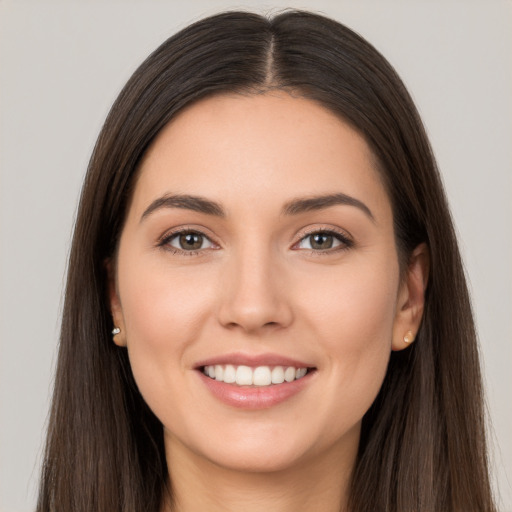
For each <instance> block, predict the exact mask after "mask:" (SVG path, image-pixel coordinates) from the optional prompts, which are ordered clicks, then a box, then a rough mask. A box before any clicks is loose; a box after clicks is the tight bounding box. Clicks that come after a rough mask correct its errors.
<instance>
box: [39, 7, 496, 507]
mask: <svg viewBox="0 0 512 512" xmlns="http://www.w3.org/2000/svg"><path fill="white" fill-rule="evenodd" d="M69 269H70V271H69V275H68V283H67V290H66V301H65V307H64V320H63V325H62V334H61V345H60V353H59V362H58V369H57V377H56V383H55V394H54V399H53V406H52V413H51V420H50V426H49V434H48V442H47V450H46V459H45V465H44V470H43V479H42V484H41V491H40V499H39V505H38V510H39V511H49V510H55V511H59V510H66V511H68V510H73V511H81V510H83V511H93V510H98V511H100V510H119V511H121V510H122V511H141V510H148V511H157V510H165V511H178V510H179V511H188V510H199V509H204V510H240V509H241V508H242V507H243V508H244V509H245V510H265V509H269V510H276V511H285V510H292V509H293V510H312V509H313V510H322V511H331V510H333V511H334V510H336V511H339V510H344V511H358V512H359V511H366V510H368V511H375V510H389V511H411V510H415V511H433V510H447V511H448V510H453V511H459V510H460V511H471V510H481V511H484V510H485V511H488V510H494V505H493V502H492V497H491V493H490V490H489V480H488V472H487V461H486V448H485V435H484V421H483V409H482V392H481V382H480V372H479V363H478V357H477V348H476V341H475V331H474V325H473V320H472V316H471V309H470V304H469V299H468V293H467V288H466V284H465V279H464V275H463V271H462V265H461V261H460V256H459V252H458V248H457V244H456V240H455V236H454V232H453V228H452V224H451V220H450V214H449V211H448V207H447V204H446V199H445V197H444V193H443V189H442V185H441V183H440V179H439V176H438V173H437V170H436V166H435V162H434V159H433V156H432V153H431V150H430V147H429V144H428V141H427V138H426V135H425V132H424V130H423V127H422V124H421V121H420V119H419V117H418V114H417V112H416V110H415V108H414V106H413V104H412V101H411V99H410V97H409V95H408V93H407V92H406V90H405V88H404V86H403V84H402V83H401V81H400V79H399V78H398V77H397V76H396V74H395V72H394V70H393V69H392V68H391V66H390V65H389V64H388V63H387V62H386V61H385V60H384V59H383V57H382V56H381V55H380V54H379V53H378V52H376V50H375V49H373V48H372V47H371V46H370V45H369V44H368V43H367V42H365V41H364V40H362V39H361V38H360V37H359V36H357V35H356V34H354V33H353V32H351V31H350V30H349V29H347V28H345V27H343V26H341V25H339V24H338V23H336V22H334V21H332V20H329V19H327V18H323V17H321V16H317V15H313V14H309V13H305V12H286V13H284V14H281V15H278V16H276V17H274V18H272V19H270V20H269V19H266V18H263V17H260V16H258V15H255V14H248V13H238V12H232V13H225V14H221V15H218V16H214V17H211V18H208V19H205V20H202V21H199V22H197V23H195V24H194V25H191V26H190V27H188V28H186V29H184V30H183V31H182V32H180V33H179V34H177V35H176V36H174V37H172V38H170V39H169V40H168V41H167V42H165V43H164V44H163V45H162V46H161V47H160V48H158V49H157V50H156V51H155V52H154V53H153V54H152V55H151V56H150V57H149V58H148V59H147V60H146V61H145V62H144V63H143V64H142V65H141V67H140V68H139V69H138V70H137V71H136V72H135V74H134V75H133V76H132V78H131V79H130V80H129V82H128V84H127V85H126V86H125V88H124V89H123V91H122V92H121V94H120V96H119V98H118V99H117V101H116V102H115V104H114V106H113V108H112V110H111V113H110V114H109V116H108V118H107V120H106V122H105V125H104V128H103V130H102V132H101V134H100V137H99V139H98V142H97V145H96V148H95V150H94V153H93V156H92V159H91V163H90V167H89V171H88V174H87V177H86V181H85V184H84V188H83V192H82V198H81V202H80V208H79V213H78V219H77V224H76V228H75V235H74V239H73V247H72V251H71V259H70V265H69Z"/></svg>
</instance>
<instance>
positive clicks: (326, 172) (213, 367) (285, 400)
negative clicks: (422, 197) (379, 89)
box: [111, 92, 410, 471]
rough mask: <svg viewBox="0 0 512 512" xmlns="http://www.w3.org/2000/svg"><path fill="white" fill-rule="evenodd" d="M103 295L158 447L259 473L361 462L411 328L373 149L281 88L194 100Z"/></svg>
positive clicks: (173, 128) (144, 173) (142, 198)
mask: <svg viewBox="0 0 512 512" xmlns="http://www.w3.org/2000/svg"><path fill="white" fill-rule="evenodd" d="M111 305H112V312H113V315H114V321H115V323H116V325H119V326H120V327H121V334H119V335H117V336H116V337H115V341H116V343H117V344H119V345H122V346H127V349H128V353H129V358H130V362H131V366H132V370H133V374H134V376H135V380H136V382H137V385H138V386H139V389H140V392H141V393H142V396H143V397H144V399H145V400H146V402H147V403H148V405H149V406H150V408H151V409H152V410H153V412H154V413H155V415H156V416H157V417H158V418H159V419H160V421H161V422H162V424H163V426H164V436H165V443H166V450H167V452H168V453H172V452H173V451H179V452H180V453H189V454H190V455H191V456H192V454H193V456H194V457H195V458H198V459H201V460H208V461H212V462H214V463H216V464H217V465H220V466H224V467H226V468H232V469H233V468H234V469H245V470H256V471H260V470H277V469H283V468H287V467H291V466H293V465H294V464H305V463H306V462H307V461H308V460H311V458H314V457H321V456H322V455H323V454H326V453H331V454H333V453H334V454H337V455H343V454H344V455H347V454H349V455H350V456H355V451H356V450H357V443H358V439H359V430H360V423H361V419H362V417H363V415H364V413H365V412H366V411H367V410H368V408H369V407H370V405H371V403H372V402H373V400H374V398H375V396H376V395H377V392H378V391H379V388H380V386H381V383H382V381H383V378H384V375H385V372H386V366H387V363H388V359H389V355H390V351H391V350H392V348H402V346H401V343H403V342H402V337H403V335H404V333H405V331H406V330H407V329H408V328H409V327H410V325H409V324H408V321H409V320H408V319H409V317H410V315H408V313H407V308H408V307H409V305H408V289H407V284H406V282H405V284H402V285H400V279H399V267H398V258H397V252H396V247H395V240H394V233H393V218H392V212H391V206H390V202H389V199H388V197H387V194H386V191H385V189H384V187H383V184H382V182H381V180H380V179H379V174H378V172H377V171H376V166H375V163H374V160H373V158H372V154H371V153H370V150H369V148H368V146H367V144H366V143H365V141H364V140H363V138H362V137H361V136H359V135H358V133H356V132H355V131H354V130H353V129H352V128H350V127H349V126H348V125H347V124H345V123H344V122H342V121H341V120H340V119H339V118H338V117H336V116H335V115H334V114H332V113H331V112H329V111H328V110H326V109H324V108H323V107H321V106H319V105H318V104H316V103H314V102H312V101H310V100H306V99H303V98H294V97H292V96H290V95H288V94H286V93H283V92H279V93H272V94H264V95H254V96H252V95H249V96H242V95H222V96H217V97H213V98H208V99H205V100H202V101H200V102H198V103H196V104H194V105H193V106H191V107H189V108H188V109H186V110H185V111H183V112H182V113H181V114H180V115H178V116H177V117H176V118H175V119H174V120H173V121H172V122H171V123H170V124H169V125H168V126H167V127H166V128H165V129H164V130H163V131H162V132H161V133H160V134H159V136H158V138H157V139H156V141H155V142H154V144H153V145H152V146H151V148H150V150H149V151H148V153H147V155H146V156H145V158H144V161H143V163H142V166H141V169H140V176H139V179H138V181H137V183H136V186H135V190H134V195H133V200H132V202H131V205H130V209H129V212H128V215H127V219H126V223H125V225H124V228H123V231H122V235H121V239H120V246H119V252H118V257H117V261H116V264H115V276H114V278H113V279H112V282H111ZM404 346H405V345H404ZM306 371H307V373H306V374H305V375H304V373H305V372H306ZM206 374H208V375H206ZM233 380H234V382H233ZM289 381H290V382H289ZM272 382H274V383H272Z"/></svg>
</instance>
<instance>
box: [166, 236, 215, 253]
mask: <svg viewBox="0 0 512 512" xmlns="http://www.w3.org/2000/svg"><path fill="white" fill-rule="evenodd" d="M162 245H167V246H170V247H173V248H174V249H178V250H179V251H183V252H193V251H200V250H202V249H210V248H212V247H213V243H212V241H211V240H210V239H209V238H208V237H207V236H205V235H203V234H202V233H199V232H197V231H181V232H179V233H174V234H172V235H170V236H168V237H166V238H165V239H164V240H162Z"/></svg>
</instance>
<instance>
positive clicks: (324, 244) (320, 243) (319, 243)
mask: <svg viewBox="0 0 512 512" xmlns="http://www.w3.org/2000/svg"><path fill="white" fill-rule="evenodd" d="M351 246H352V241H351V240H349V239H348V238H347V237H345V236H343V235H342V234H340V233H335V232H333V231H315V232H314V233H310V234H308V235H307V236H305V237H304V238H302V239H301V240H300V241H299V243H298V244H296V246H295V247H296V248H297V249H309V250H313V251H329V250H336V249H342V248H348V247H351Z"/></svg>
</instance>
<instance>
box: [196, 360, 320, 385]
mask: <svg viewBox="0 0 512 512" xmlns="http://www.w3.org/2000/svg"><path fill="white" fill-rule="evenodd" d="M199 370H200V371H202V372H203V374H204V375H206V376H207V377H209V378H210V379H212V380H216V381H218V382H224V383H225V384H231V385H235V386H251V387H266V386H276V385H280V384H284V383H291V382H294V381H296V380H300V379H303V378H304V377H305V376H306V375H308V374H310V373H312V372H313V371H315V368H313V367H306V366H287V365H284V366H281V365H275V366H248V365H234V364H215V365H213V364H211V365H204V366H201V367H200V368H199Z"/></svg>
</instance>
